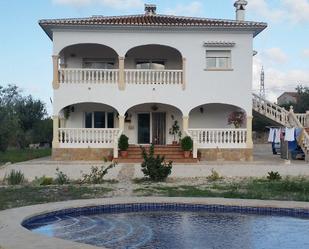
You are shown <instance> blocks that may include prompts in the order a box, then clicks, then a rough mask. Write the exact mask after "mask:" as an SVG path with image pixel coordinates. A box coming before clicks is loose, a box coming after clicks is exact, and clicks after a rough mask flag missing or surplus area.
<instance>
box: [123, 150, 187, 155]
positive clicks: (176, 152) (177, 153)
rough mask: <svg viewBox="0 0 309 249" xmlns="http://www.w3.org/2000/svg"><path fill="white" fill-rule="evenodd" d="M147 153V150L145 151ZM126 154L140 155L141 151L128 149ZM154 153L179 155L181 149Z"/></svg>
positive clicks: (181, 152)
mask: <svg viewBox="0 0 309 249" xmlns="http://www.w3.org/2000/svg"><path fill="white" fill-rule="evenodd" d="M147 153H149V152H147ZM128 154H130V155H141V154H142V152H141V151H130V150H128ZM154 154H155V155H180V154H183V151H182V150H181V151H154Z"/></svg>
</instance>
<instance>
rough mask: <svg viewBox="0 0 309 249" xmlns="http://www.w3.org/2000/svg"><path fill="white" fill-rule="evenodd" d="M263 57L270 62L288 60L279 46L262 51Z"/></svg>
mask: <svg viewBox="0 0 309 249" xmlns="http://www.w3.org/2000/svg"><path fill="white" fill-rule="evenodd" d="M263 54H264V55H265V59H266V60H267V61H268V62H269V63H270V64H274V63H275V64H283V63H286V62H287V61H288V56H287V54H286V53H284V52H283V51H282V49H281V48H269V49H267V50H265V52H263Z"/></svg>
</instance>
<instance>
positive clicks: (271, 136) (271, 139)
mask: <svg viewBox="0 0 309 249" xmlns="http://www.w3.org/2000/svg"><path fill="white" fill-rule="evenodd" d="M274 137H275V129H274V128H269V135H268V142H269V143H272V142H274Z"/></svg>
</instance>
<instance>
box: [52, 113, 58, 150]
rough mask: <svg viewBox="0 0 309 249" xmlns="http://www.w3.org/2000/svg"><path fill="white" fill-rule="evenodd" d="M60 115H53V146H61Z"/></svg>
mask: <svg viewBox="0 0 309 249" xmlns="http://www.w3.org/2000/svg"><path fill="white" fill-rule="evenodd" d="M58 127H59V116H56V115H55V116H53V148H59V134H58Z"/></svg>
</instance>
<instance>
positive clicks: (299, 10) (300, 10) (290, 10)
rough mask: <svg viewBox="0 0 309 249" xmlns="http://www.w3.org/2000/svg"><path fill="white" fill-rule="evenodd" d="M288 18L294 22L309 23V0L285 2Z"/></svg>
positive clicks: (287, 0) (288, 0)
mask: <svg viewBox="0 0 309 249" xmlns="http://www.w3.org/2000/svg"><path fill="white" fill-rule="evenodd" d="M283 5H284V8H285V11H286V14H287V18H288V19H289V20H290V21H292V22H302V21H309V1H308V0H283Z"/></svg>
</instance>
